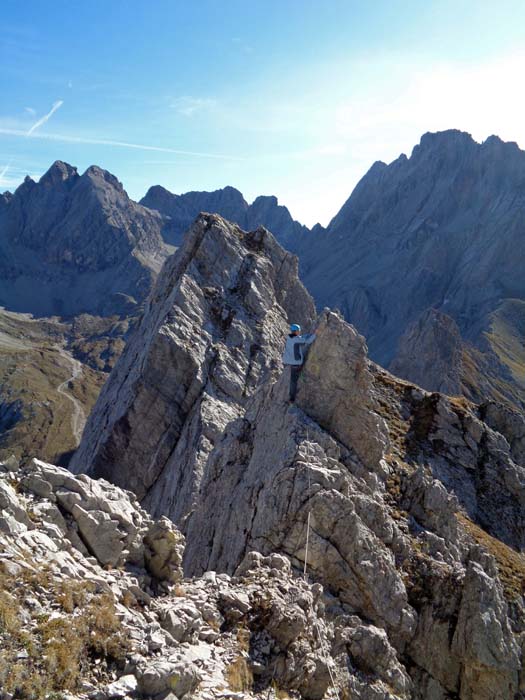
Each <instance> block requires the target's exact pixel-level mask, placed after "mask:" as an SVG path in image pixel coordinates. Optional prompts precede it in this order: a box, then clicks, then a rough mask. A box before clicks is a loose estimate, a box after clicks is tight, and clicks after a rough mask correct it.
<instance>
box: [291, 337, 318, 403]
mask: <svg viewBox="0 0 525 700" xmlns="http://www.w3.org/2000/svg"><path fill="white" fill-rule="evenodd" d="M316 333H317V331H314V332H313V333H306V334H305V335H301V326H299V325H298V324H297V323H292V324H291V326H290V333H289V335H288V337H287V338H286V345H285V348H284V353H283V364H284V365H285V366H289V367H290V403H293V402H294V401H295V394H296V393H297V381H298V379H299V374H300V373H301V368H302V366H303V363H304V361H305V359H306V358H305V348H306V346H307V345H310V344H311V343H313V342H314V340H315V336H316Z"/></svg>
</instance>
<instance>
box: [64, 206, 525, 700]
mask: <svg viewBox="0 0 525 700" xmlns="http://www.w3.org/2000/svg"><path fill="white" fill-rule="evenodd" d="M218 251H221V256H219V253H218ZM296 270H297V268H296V261H295V259H294V258H293V256H289V255H288V254H286V253H285V252H284V251H283V250H282V249H281V248H280V247H279V246H278V245H277V243H276V242H275V240H274V239H273V238H272V236H271V234H269V233H268V232H267V231H265V230H258V231H255V232H252V233H244V232H242V231H240V230H239V229H238V228H237V227H235V226H232V225H230V224H228V223H227V222H224V221H223V220H221V219H220V218H219V217H215V216H210V215H206V216H203V217H201V218H199V220H198V221H197V222H196V223H195V225H194V226H193V227H192V229H191V231H190V232H189V234H188V236H187V237H186V240H185V243H184V245H183V246H182V247H181V249H180V250H179V251H178V252H177V253H176V254H175V256H174V257H173V258H172V259H170V260H169V261H168V262H167V263H166V266H165V268H164V270H163V272H162V273H161V275H160V277H159V280H158V283H157V286H156V288H155V290H154V292H153V294H152V296H151V297H150V299H149V301H148V306H147V309H146V313H145V315H144V318H143V319H142V322H141V325H140V326H139V327H138V328H137V330H136V331H135V334H134V336H133V337H132V338H131V340H130V343H129V344H128V347H127V349H126V351H125V353H124V354H123V356H122V357H121V359H120V360H119V363H118V364H117V366H116V368H115V371H114V373H113V374H112V376H111V378H110V380H109V382H108V384H107V385H106V387H105V389H104V391H103V393H102V395H101V397H100V400H99V402H98V405H97V407H96V409H95V411H94V413H93V415H92V417H91V420H90V424H89V426H88V429H87V431H86V434H85V437H84V440H83V443H82V445H81V448H80V450H79V451H78V453H77V455H76V457H75V460H74V469H75V471H77V472H80V471H87V472H88V473H89V474H90V475H91V476H103V477H105V478H108V479H110V480H112V481H115V482H116V483H119V484H121V485H126V487H130V488H132V489H133V490H134V491H135V492H136V493H137V494H138V496H139V499H140V500H141V502H142V503H143V504H144V505H147V507H148V509H149V510H151V511H152V512H153V514H154V515H155V517H159V516H161V515H167V516H169V517H170V518H172V519H173V520H174V521H175V523H176V524H177V526H178V527H179V528H180V529H181V530H182V531H183V533H184V535H185V537H186V549H185V554H184V561H183V565H184V570H185V572H186V574H187V575H188V574H190V575H193V576H200V575H206V572H208V571H210V570H213V571H215V572H217V575H219V573H220V575H228V576H231V575H233V574H234V573H235V572H236V571H237V572H238V573H239V572H241V571H242V570H243V566H244V564H243V562H245V560H246V559H245V558H246V557H247V556H255V557H257V556H262V557H272V556H275V555H276V554H277V555H282V556H283V557H285V558H286V560H288V561H289V562H290V564H291V566H292V569H293V570H294V571H295V572H297V573H302V572H303V570H305V571H306V574H307V576H308V578H309V580H310V581H315V582H316V583H319V584H321V585H322V587H323V589H324V597H323V605H324V606H325V616H326V619H327V620H329V622H330V624H333V638H332V642H331V644H332V647H331V649H332V651H331V655H332V657H333V659H334V661H335V663H336V664H337V667H338V669H342V668H346V669H347V672H346V673H343V672H340V670H339V671H337V672H336V671H335V670H334V673H335V675H337V679H338V680H337V683H339V684H340V687H341V689H343V690H344V691H345V692H348V693H349V695H350V696H351V697H356V698H367V699H368V698H380V697H381V698H391V697H395V698H416V699H421V700H423V698H425V699H427V698H432V699H436V700H446V699H448V698H453V697H458V698H461V700H464V699H466V698H469V699H470V698H479V699H480V700H485V699H486V700H489V699H495V698H496V697H498V698H499V697H501V698H509V700H510V699H511V698H514V697H515V696H516V697H519V696H518V695H517V694H518V693H519V692H520V687H521V686H522V684H523V676H522V673H523V666H522V664H523V659H522V638H523V634H524V633H525V626H524V625H523V619H524V617H523V612H524V600H523V593H524V591H523V588H522V581H523V578H524V575H525V561H524V559H523V554H522V553H523V552H524V551H525V510H524V508H523V505H524V502H525V464H524V462H523V459H522V456H523V453H522V449H521V448H522V445H521V437H522V430H521V427H522V426H521V424H520V423H519V421H518V420H517V419H516V418H513V417H512V416H511V415H506V414H505V413H504V411H505V410H506V409H504V408H503V407H499V408H498V407H492V408H489V407H483V406H482V407H479V408H478V407H476V406H475V405H473V404H470V403H469V402H467V401H466V400H464V399H452V398H447V397H446V396H444V395H441V394H438V393H430V392H427V391H425V390H423V389H421V388H419V387H417V386H414V385H411V384H409V383H408V382H403V381H401V380H398V379H396V378H395V377H394V376H393V375H391V374H389V373H388V372H386V371H385V370H383V369H381V368H380V367H379V366H377V365H375V364H374V363H372V362H371V361H370V360H369V359H368V357H367V350H366V345H365V342H364V339H363V338H362V337H361V336H360V335H359V334H358V333H357V332H356V330H355V329H354V328H353V327H352V326H350V325H349V324H348V323H346V322H345V321H344V320H343V318H342V317H341V316H340V315H339V314H337V313H334V312H331V311H329V310H325V311H323V312H322V313H321V314H320V316H319V317H318V318H317V319H316V321H315V323H314V324H313V327H314V328H315V330H316V332H317V337H316V340H315V342H314V343H313V345H312V346H311V347H310V350H309V353H308V355H307V358H306V362H305V365H304V368H303V371H302V373H301V376H300V379H299V383H298V393H297V400H296V403H295V405H290V404H289V402H288V375H287V372H286V371H285V372H282V367H281V365H280V360H279V356H280V352H281V350H282V346H283V344H284V336H285V333H286V322H287V321H291V320H292V319H293V320H295V319H297V320H299V321H300V322H303V324H304V323H307V324H309V323H312V320H313V315H312V314H313V307H312V302H311V300H310V299H309V297H308V295H307V294H306V292H305V291H304V288H303V287H302V286H301V285H300V283H299V282H298V279H297V276H296ZM254 344H255V345H257V351H254V350H253V346H254ZM253 551H255V552H257V553H258V555H250V554H249V553H250V552H253ZM239 567H240V568H239ZM227 600H228V601H229V603H230V604H231V605H233V602H232V599H231V597H230V598H228V596H227ZM247 604H248V603H247V600H246V597H245V596H237V600H236V601H235V605H234V607H235V608H236V610H237V611H236V612H234V613H232V615H233V616H234V617H235V616H242V614H243V610H244V611H245V610H246V606H247ZM185 615H186V613H185ZM190 617H191V615H190V614H189V613H188V614H187V618H188V619H189V618H190ZM265 619H268V618H267V617H266V618H265ZM169 624H170V628H171V629H173V630H174V633H175V634H176V636H177V637H180V638H181V639H182V638H184V632H183V631H181V630H180V628H179V627H178V626H177V621H176V620H171V621H170V622H169ZM278 627H279V624H278V621H276V622H275V623H272V634H278V632H276V631H275V630H277V629H278ZM283 641H284V640H283ZM279 646H280V648H281V645H279ZM305 653H306V652H305ZM250 658H251V662H250V663H252V664H254V663H255V668H259V667H258V666H257V663H258V662H257V657H256V654H255V651H254V652H253V654H252V656H251V657H250ZM316 663H318V662H316ZM319 673H320V676H319V679H322V677H323V673H322V672H321V669H319ZM338 674H339V675H338ZM328 676H330V674H328ZM316 678H318V677H317V676H316ZM323 682H326V681H323ZM290 683H291V681H290ZM318 684H321V685H318ZM289 687H292V686H289ZM293 687H295V688H296V689H298V690H299V692H300V693H301V695H302V696H303V697H321V696H322V693H326V692H327V688H328V686H326V685H325V686H324V690H323V686H322V683H321V680H315V682H314V681H312V680H311V679H310V680H308V687H314V688H315V687H319V690H318V691H314V692H315V693H316V694H315V695H314V696H309V695H308V694H307V693H308V692H309V691H307V690H306V689H305V686H300V685H299V686H293ZM317 692H318V693H319V695H317Z"/></svg>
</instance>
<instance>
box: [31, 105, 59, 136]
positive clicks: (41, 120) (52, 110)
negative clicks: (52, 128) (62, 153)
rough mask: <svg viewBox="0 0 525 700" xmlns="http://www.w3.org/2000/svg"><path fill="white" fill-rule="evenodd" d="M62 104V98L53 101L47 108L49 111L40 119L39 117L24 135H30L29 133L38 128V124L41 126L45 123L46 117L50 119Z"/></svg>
mask: <svg viewBox="0 0 525 700" xmlns="http://www.w3.org/2000/svg"><path fill="white" fill-rule="evenodd" d="M63 104H64V100H57V101H56V102H54V103H53V106H52V107H51V109H50V110H49V112H48V113H47V114H46V115H45V116H43V117H42V118H41V119H39V120H38V121H37V122H35V123H34V124H33V126H32V127H31V128H30V129H29V131H28V132H27V133H26V134H25V135H26V136H31V134H32V133H33V132H34V131H35V130H36V129H38V127H39V126H42V124H45V123H46V122H47V120H48V119H50V118H51V117H52V116H53V114H54V113H55V112H56V111H57V109H58V108H59V107H62V105H63Z"/></svg>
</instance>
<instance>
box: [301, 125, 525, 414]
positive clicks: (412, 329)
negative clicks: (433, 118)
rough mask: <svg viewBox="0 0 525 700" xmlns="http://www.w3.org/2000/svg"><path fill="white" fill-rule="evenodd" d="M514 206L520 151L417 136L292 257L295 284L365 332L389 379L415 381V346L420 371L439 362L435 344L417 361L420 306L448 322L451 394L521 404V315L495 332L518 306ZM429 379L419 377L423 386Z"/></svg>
mask: <svg viewBox="0 0 525 700" xmlns="http://www.w3.org/2000/svg"><path fill="white" fill-rule="evenodd" d="M524 209H525V153H524V152H523V151H521V150H520V149H519V148H518V146H517V145H516V144H514V143H504V142H503V141H501V140H500V139H498V138H497V137H495V136H492V137H490V138H489V139H487V140H486V141H485V142H484V143H482V144H478V143H476V142H475V141H474V140H473V139H472V137H471V136H470V135H469V134H466V133H463V132H460V131H455V130H451V131H445V132H439V133H435V134H431V133H428V134H425V135H424V136H423V137H422V139H421V143H420V144H419V145H418V146H416V147H415V148H414V150H413V152H412V155H411V156H410V158H407V157H406V156H405V155H401V156H400V157H399V158H398V159H397V160H395V161H394V162H392V163H390V165H386V164H385V163H381V162H377V163H375V164H374V165H373V166H372V168H371V169H370V170H369V172H368V173H367V174H366V175H365V176H364V177H363V179H362V180H361V181H360V182H359V184H358V185H357V186H356V188H355V190H354V191H353V193H352V194H351V196H350V198H349V199H348V201H347V202H346V203H345V205H344V206H343V207H342V209H341V211H340V212H339V213H338V214H337V215H336V216H335V217H334V219H333V220H332V221H331V222H330V225H329V226H328V228H327V230H326V231H325V232H324V234H323V235H322V236H319V237H317V238H316V245H315V246H312V247H311V248H309V249H308V248H305V249H302V250H301V263H302V274H303V279H304V281H305V284H306V285H307V287H308V289H309V290H310V292H311V293H312V294H313V296H314V298H315V299H316V301H317V303H318V304H319V305H320V306H322V305H324V304H329V305H331V306H337V307H339V308H340V309H341V310H342V312H343V313H344V315H345V318H346V319H347V320H349V321H350V322H352V323H354V324H355V325H356V327H357V328H358V329H359V331H360V332H361V333H363V334H364V335H365V336H366V338H367V342H368V344H369V347H370V352H371V356H372V357H373V358H374V360H376V361H377V362H379V363H380V364H383V365H384V366H389V365H390V363H392V362H393V361H394V359H395V358H396V359H395V364H393V365H392V367H393V368H395V371H396V372H397V373H399V374H400V375H401V376H404V377H407V378H411V379H415V380H417V381H420V382H421V381H422V379H423V378H422V377H421V373H418V370H415V372H413V369H412V366H411V364H410V363H407V362H406V361H405V360H406V359H407V357H408V356H412V357H413V356H414V354H417V353H418V349H417V346H418V345H419V344H421V345H423V350H422V356H421V357H420V358H419V360H418V363H419V364H424V363H426V364H428V365H431V364H432V363H433V361H435V363H436V364H439V363H440V362H444V361H445V362H446V361H447V352H448V350H447V347H448V346H446V345H445V346H444V347H443V348H441V346H440V344H439V337H437V336H436V341H437V342H436V343H435V349H434V351H433V352H434V355H433V357H432V355H428V351H429V348H430V345H429V343H428V342H426V339H427V337H428V335H429V334H430V333H432V332H433V331H432V328H433V326H432V324H433V323H434V321H435V318H436V317H435V316H432V315H431V314H430V315H429V309H435V310H437V311H438V312H439V314H440V315H441V318H443V315H446V316H448V317H450V321H449V322H447V323H449V324H452V325H455V326H457V329H458V332H459V334H460V336H461V339H462V343H461V346H462V347H461V352H460V353H459V354H457V365H456V367H455V368H454V370H453V371H454V372H455V373H456V374H457V375H458V377H459V381H458V382H457V384H458V385H459V390H460V391H461V390H463V391H464V392H465V393H466V395H467V396H470V397H471V398H474V399H478V400H480V399H482V397H483V394H484V395H485V396H490V395H492V396H493V397H497V398H498V399H500V400H501V399H506V400H510V401H513V402H514V403H516V404H517V405H518V406H519V405H521V406H523V402H524V400H525V382H524V378H523V371H522V370H520V369H519V365H520V364H521V361H522V359H523V358H522V354H523V353H522V351H521V350H520V348H523V346H524V343H525V335H524V334H523V317H524V316H523V312H522V311H521V310H519V313H518V309H516V310H515V313H514V316H518V317H519V318H517V320H516V322H515V323H511V324H510V325H509V322H508V316H507V317H506V318H507V321H506V322H505V323H506V332H505V333H504V334H503V335H501V334H498V332H497V331H496V332H494V327H495V326H496V327H497V326H498V325H501V321H500V316H501V315H502V314H504V307H505V305H507V306H508V303H509V302H510V301H511V300H516V301H517V302H520V301H521V302H523V301H524V300H525V276H524V275H523V260H525V231H524V228H523V212H524ZM425 319H427V323H426V324H425V323H424V321H425ZM429 324H430V325H429ZM423 326H425V327H423ZM403 335H405V338H404V339H403V340H402V336H403ZM407 337H408V338H409V339H410V345H409V346H404V345H403V341H406V340H407ZM441 337H443V336H441ZM400 341H401V344H400ZM424 353H426V355H424ZM516 365H518V367H516ZM439 381H440V378H439V377H438V376H437V375H436V373H430V374H429V375H428V376H427V378H426V383H425V381H423V382H422V383H423V384H424V386H426V387H427V388H429V389H436V388H438V386H439ZM477 384H478V385H481V386H483V384H484V386H483V389H484V390H485V391H483V390H481V391H480V390H479V386H478V391H477V392H476V385H477Z"/></svg>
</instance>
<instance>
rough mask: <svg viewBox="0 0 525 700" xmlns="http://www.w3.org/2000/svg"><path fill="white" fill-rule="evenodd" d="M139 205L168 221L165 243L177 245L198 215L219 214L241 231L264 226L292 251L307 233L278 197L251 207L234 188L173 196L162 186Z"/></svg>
mask: <svg viewBox="0 0 525 700" xmlns="http://www.w3.org/2000/svg"><path fill="white" fill-rule="evenodd" d="M140 204H142V205H143V206H145V207H149V208H150V209H155V210H156V211H159V212H160V213H161V214H163V215H164V216H167V217H169V218H170V226H169V228H167V229H166V234H165V236H166V242H167V243H171V244H172V245H180V244H181V241H182V237H183V235H184V233H185V232H186V231H187V229H188V228H189V227H190V226H191V224H192V223H193V221H194V220H195V218H196V216H197V215H198V214H199V213H200V212H201V211H204V212H210V213H212V214H219V215H220V216H223V217H224V218H225V219H227V220H229V221H233V222H235V223H236V224H238V225H239V226H240V227H241V228H243V229H246V230H248V231H251V230H253V229H255V228H257V226H264V227H265V228H267V229H268V230H269V231H272V232H273V233H274V235H275V236H276V238H277V240H278V241H279V242H280V243H281V244H282V245H284V246H285V247H286V248H287V249H289V250H291V251H295V250H296V249H297V248H298V247H299V246H301V245H302V244H303V238H304V237H305V236H306V235H307V234H309V233H310V231H309V229H308V228H307V227H306V226H303V225H302V224H300V223H299V222H298V221H295V220H294V219H293V218H292V216H291V215H290V212H289V211H288V209H287V208H286V207H285V206H282V205H280V204H279V203H278V201H277V197H274V196H263V195H260V196H259V197H257V198H256V199H255V200H254V201H253V202H252V203H251V204H248V202H247V201H246V200H245V199H244V197H243V195H242V194H241V192H239V190H237V189H235V187H231V186H227V187H223V188H222V189H219V190H215V191H213V192H186V193H185V194H181V195H177V194H173V193H172V192H170V191H169V190H167V189H165V188H164V187H162V186H161V185H154V186H153V187H150V189H149V190H148V191H147V192H146V194H145V196H144V197H143V198H142V199H141V200H140Z"/></svg>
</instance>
